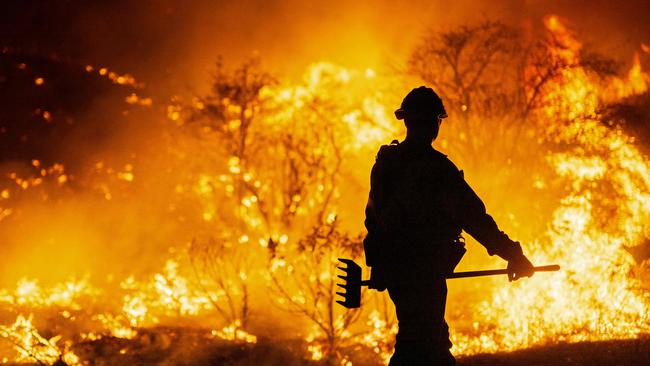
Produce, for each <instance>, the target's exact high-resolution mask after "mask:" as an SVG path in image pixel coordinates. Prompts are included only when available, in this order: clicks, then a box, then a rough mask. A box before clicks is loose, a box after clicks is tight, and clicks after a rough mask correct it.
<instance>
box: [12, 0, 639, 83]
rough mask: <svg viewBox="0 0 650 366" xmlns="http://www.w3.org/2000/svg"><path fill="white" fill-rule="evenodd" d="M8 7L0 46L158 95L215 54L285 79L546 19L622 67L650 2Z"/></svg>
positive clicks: (204, 68)
mask: <svg viewBox="0 0 650 366" xmlns="http://www.w3.org/2000/svg"><path fill="white" fill-rule="evenodd" d="M10 8H12V9H10V11H8V12H5V15H4V18H5V19H3V22H2V24H3V25H2V28H1V29H2V34H3V36H2V40H1V41H2V42H3V43H5V44H13V45H16V46H20V47H26V46H27V45H28V46H29V47H32V48H36V49H39V50H42V51H45V52H56V53H59V54H61V55H62V56H64V57H69V58H71V59H73V60H76V61H78V62H81V63H84V62H85V63H91V64H104V65H109V66H111V67H113V68H116V69H117V70H118V71H122V72H127V71H128V72H131V73H133V74H135V75H136V76H137V77H139V78H141V79H143V80H145V81H146V82H147V83H149V84H150V85H152V86H160V87H164V88H163V90H164V91H166V92H170V91H171V90H174V92H179V90H183V89H188V88H191V89H196V88H199V89H200V88H205V87H206V86H207V81H208V80H209V73H210V70H211V68H212V66H213V62H214V60H215V59H216V58H217V56H218V55H223V56H224V58H225V59H226V60H227V62H233V63H238V62H240V61H241V60H244V59H246V58H247V57H250V56H251V55H252V54H257V55H259V56H260V57H261V58H262V60H263V61H264V62H265V63H266V64H267V65H268V67H269V68H270V69H272V70H274V71H276V72H278V73H280V74H282V75H288V76H291V77H298V76H299V75H300V74H301V73H302V71H303V70H304V69H305V66H306V65H308V64H309V63H311V62H313V61H314V60H325V61H331V62H334V63H337V64H341V65H342V66H346V67H356V68H366V67H372V68H379V67H383V66H385V65H386V64H393V65H400V64H401V63H402V62H403V61H404V59H405V57H406V55H407V54H408V53H409V52H410V51H411V49H412V47H413V45H414V44H415V43H416V42H417V40H418V39H419V37H420V36H421V34H422V32H423V31H424V30H426V29H429V28H433V29H445V28H451V27H454V26H457V25H459V24H465V23H471V22H473V21H476V20H484V19H497V20H502V21H505V22H508V23H513V24H522V23H529V24H532V25H533V26H534V27H539V26H541V24H540V19H541V17H542V16H544V15H546V14H549V13H555V14H557V15H559V16H561V17H564V18H567V19H569V20H570V21H571V22H572V23H573V24H574V26H575V27H576V29H577V30H578V31H580V33H581V38H582V39H584V40H585V41H586V42H587V43H588V44H593V45H594V46H595V47H596V48H597V49H598V50H599V51H601V52H605V53H608V54H610V55H614V56H616V57H620V58H621V59H622V60H628V59H629V55H630V54H631V52H632V50H634V49H636V48H638V46H639V44H640V43H641V42H646V43H648V42H650V40H649V39H648V34H650V32H649V31H650V29H649V28H650V25H648V23H647V21H646V19H645V14H648V12H650V4H649V3H648V2H647V1H643V0H635V1H628V2H624V3H620V4H619V3H616V4H615V3H612V2H607V1H603V0H598V1H584V0H581V1H571V2H566V1H558V0H554V1H539V0H517V1H515V0H510V1H503V0H500V1H489V2H476V1H470V0H461V1H455V2H448V1H422V0H418V1H409V2H401V3H395V2H393V1H388V0H382V1H372V2H342V1H339V2H332V1H310V2H302V1H297V0H289V1H263V0H244V1H208V0H199V1H192V2H186V1H180V0H166V1H150V0H149V1H138V2H132V1H125V0H120V1H111V2H93V3H88V2H82V1H68V2H52V3H43V2H38V3H29V2H28V3H24V2H20V3H15V4H13V5H11V6H10ZM583 35H584V37H583ZM157 89H158V90H159V89H160V88H157Z"/></svg>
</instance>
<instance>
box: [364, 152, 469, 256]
mask: <svg viewBox="0 0 650 366" xmlns="http://www.w3.org/2000/svg"><path fill="white" fill-rule="evenodd" d="M377 163H378V164H382V165H383V166H382V176H381V177H380V179H379V181H378V182H377V183H378V184H382V185H384V186H383V187H382V189H380V192H381V194H382V195H383V197H378V199H379V200H380V202H381V204H380V207H379V212H378V214H379V219H380V221H381V222H382V226H383V227H384V229H385V230H386V233H387V234H388V235H389V237H391V238H392V241H393V245H392V246H393V249H394V250H391V252H393V251H394V253H393V255H397V256H399V257H406V258H407V259H415V258H418V257H421V258H423V259H424V258H425V257H431V256H435V255H436V252H437V251H438V249H439V247H440V246H441V245H445V243H449V242H451V241H453V240H454V239H456V238H457V237H458V236H459V234H460V231H461V228H460V225H459V224H458V223H457V221H456V220H455V217H456V215H457V214H459V213H457V212H454V207H455V206H456V205H454V204H453V203H454V202H453V200H454V199H455V198H456V197H457V195H456V194H455V192H456V190H457V187H455V182H457V181H458V180H457V179H454V174H456V175H458V174H460V173H459V172H458V170H457V169H456V168H455V166H454V165H453V164H452V163H451V162H450V161H449V160H448V159H447V157H446V156H445V155H443V154H442V153H440V152H438V151H436V150H435V149H433V148H432V147H430V146H426V147H417V148H416V147H413V146H409V145H407V144H405V143H402V144H395V143H394V144H391V145H387V146H386V147H382V150H380V153H379V154H378V157H377Z"/></svg>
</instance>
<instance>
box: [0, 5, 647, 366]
mask: <svg viewBox="0 0 650 366" xmlns="http://www.w3.org/2000/svg"><path fill="white" fill-rule="evenodd" d="M543 24H544V27H545V28H544V32H545V33H544V37H546V38H544V39H545V40H547V41H548V42H547V43H545V45H547V47H548V49H545V50H544V52H545V53H544V55H545V56H547V57H548V58H552V59H553V60H554V61H557V62H558V64H559V65H561V67H559V68H558V71H557V73H556V74H553V75H552V77H549V81H548V82H547V83H545V84H544V86H543V88H541V89H540V91H539V92H540V93H541V95H540V96H539V100H540V102H539V104H538V105H535V106H533V107H532V109H531V112H530V117H528V118H529V119H530V120H529V121H526V122H527V123H528V124H527V125H525V126H524V127H522V131H521V134H519V133H517V135H516V136H517V137H516V138H517V139H518V140H516V141H515V143H517V144H525V143H528V142H531V141H533V143H531V144H530V146H526V149H527V151H525V152H524V153H511V151H512V150H513V149H511V148H510V147H509V146H506V141H503V142H502V141H496V142H495V139H494V135H492V134H490V133H489V132H487V133H486V132H484V131H483V132H482V131H481V130H479V129H477V130H474V131H463V132H462V133H460V134H458V135H454V136H449V135H444V134H445V133H447V132H448V131H452V126H455V125H453V124H458V123H459V122H458V120H460V117H459V116H454V115H451V113H450V118H449V122H447V121H446V122H445V125H443V126H445V127H443V130H442V132H441V134H442V135H444V136H441V140H440V141H438V142H436V144H437V145H436V147H437V148H440V150H442V151H443V152H446V151H447V150H446V149H447V147H448V146H453V147H455V148H456V150H455V151H458V152H460V153H461V154H462V153H467V154H465V155H462V158H463V159H465V162H470V163H474V164H473V165H472V166H473V167H475V169H476V171H468V172H467V176H468V181H469V182H470V183H471V184H472V185H473V186H475V183H476V186H477V187H479V188H478V189H477V191H479V194H480V195H481V196H482V197H483V198H484V199H485V201H486V202H487V203H490V204H491V205H489V207H488V210H489V211H490V212H491V213H493V214H494V216H495V217H496V218H498V220H497V221H499V223H500V225H501V223H503V225H502V227H503V228H504V230H505V231H507V232H508V234H509V235H510V236H511V237H513V238H516V239H518V240H521V241H522V245H523V247H524V248H526V249H525V250H526V253H527V254H529V255H530V257H531V259H532V260H533V262H534V263H537V264H547V263H558V264H560V265H561V266H562V271H561V272H558V273H553V274H539V275H536V276H534V277H533V278H531V279H526V280H522V281H519V282H516V283H512V284H510V283H508V282H507V281H506V280H505V279H504V278H495V279H488V280H481V281H483V282H480V281H477V282H476V283H474V284H478V285H477V286H475V289H474V288H473V287H472V286H473V283H471V282H452V281H450V297H449V302H448V304H449V305H448V314H447V318H448V320H449V323H450V326H451V334H452V341H453V343H454V348H453V349H452V351H453V353H454V354H456V355H472V354H478V353H493V352H508V351H513V350H518V349H524V348H529V347H533V346H541V345H546V344H553V343H557V342H580V341H597V340H611V339H634V338H637V337H640V336H641V335H643V334H647V333H648V332H650V317H649V314H650V297H649V296H648V292H647V289H645V287H647V284H646V283H644V280H643V278H645V277H644V276H647V270H648V268H650V261H648V260H646V261H645V262H643V263H636V262H635V259H634V258H633V257H632V256H631V255H630V254H629V253H628V252H627V251H626V250H624V248H626V247H633V246H635V245H638V244H640V243H643V242H644V240H647V236H648V235H649V234H648V233H650V226H649V224H648V223H650V162H649V160H648V159H647V156H646V155H644V153H643V152H642V150H641V149H640V147H639V146H638V145H637V143H636V142H635V140H634V138H632V137H631V136H630V135H629V134H628V133H627V132H626V131H625V130H623V128H622V127H620V126H616V125H615V124H614V123H609V122H612V121H608V120H605V117H603V115H602V114H601V113H602V110H603V108H604V107H606V106H608V105H610V104H612V103H616V102H620V101H623V100H626V98H630V99H632V98H631V97H634V96H638V95H643V94H646V93H647V91H648V83H649V82H650V78H649V77H648V74H647V73H646V72H645V71H644V70H643V68H642V60H643V58H642V57H643V56H644V55H643V53H640V54H639V53H636V54H634V55H633V56H632V58H631V63H630V64H629V67H628V68H627V69H626V70H625V72H621V75H617V76H612V75H606V76H604V77H598V76H596V75H594V73H593V72H592V71H590V70H589V69H588V68H586V67H585V66H584V65H583V63H582V61H583V57H584V55H583V45H582V43H581V42H580V41H579V40H578V38H577V36H576V35H575V34H574V33H573V31H572V30H571V27H570V26H569V25H568V22H567V21H566V20H564V19H561V18H560V17H559V16H556V15H549V16H546V17H544V19H543ZM370 48H372V47H370ZM641 51H642V52H646V53H647V52H648V46H647V45H645V44H643V45H641ZM22 65H23V66H20V65H19V66H18V67H19V68H21V69H26V68H27V66H26V65H24V64H22ZM12 67H13V66H12ZM77 67H78V69H77V71H78V72H81V73H83V72H84V71H85V72H86V73H87V74H86V73H84V74H83V75H84V78H90V77H94V78H96V79H98V80H101V83H103V85H104V86H110V87H112V88H116V90H119V91H120V93H119V94H117V95H118V102H119V107H116V108H119V109H118V111H119V112H124V113H125V114H127V113H130V114H131V115H135V116H137V117H135V118H133V120H129V122H127V123H124V126H122V125H119V123H118V122H116V123H115V125H116V126H117V125H119V128H124V131H125V132H123V133H121V132H122V131H121V130H120V131H118V132H120V133H117V132H116V131H113V130H111V131H110V132H116V133H115V135H116V137H112V139H113V140H110V142H111V144H107V146H102V147H101V149H105V150H101V149H98V151H93V152H92V153H87V154H86V151H85V150H84V149H86V147H85V146H81V147H79V149H80V150H77V146H66V148H68V149H70V150H71V151H73V152H74V154H78V155H79V156H75V158H76V159H77V160H78V161H76V160H75V161H74V163H70V164H69V163H67V162H66V163H65V164H63V163H62V162H61V161H62V160H54V161H53V159H52V158H44V157H39V158H38V159H35V158H32V157H29V159H28V160H26V161H25V162H23V163H22V164H18V163H17V164H16V165H9V167H8V168H7V169H10V170H9V172H8V173H7V174H6V176H4V177H3V180H2V181H0V184H2V185H0V223H2V224H3V225H4V224H5V223H8V225H6V227H5V226H3V230H4V231H3V233H2V234H3V235H4V236H5V237H6V238H7V242H8V243H9V244H7V250H6V256H7V260H6V261H7V263H6V268H3V271H5V272H2V276H0V280H1V281H3V284H2V287H0V305H2V307H3V308H6V309H9V312H10V314H11V320H10V321H5V322H4V323H0V324H3V325H0V337H1V338H5V339H8V340H10V342H11V343H10V346H11V347H10V348H9V349H8V350H7V351H6V354H4V353H0V360H2V359H4V360H6V362H5V363H28V362H29V363H34V362H36V363H43V364H53V363H54V362H56V361H57V360H59V359H62V360H64V361H65V362H66V363H67V364H68V365H71V366H72V365H82V364H85V363H84V361H83V360H82V359H81V358H80V356H82V354H81V353H79V352H77V353H75V352H73V351H72V350H73V349H74V350H75V351H77V349H76V348H74V347H73V346H75V345H77V344H80V342H81V341H84V342H94V341H99V340H102V339H104V340H107V339H112V338H111V337H114V338H119V339H118V340H117V341H120V342H121V341H124V340H131V342H138V344H145V343H146V342H152V341H151V340H150V338H148V337H149V336H148V332H153V331H156V332H168V333H169V334H172V333H174V332H176V330H174V329H175V328H174V327H179V328H183V329H185V328H196V329H200V332H198V331H197V332H198V333H197V334H200V336H197V337H196V339H199V340H201V341H204V340H212V341H218V342H219V344H222V343H225V342H233V343H237V344H240V345H244V344H249V345H246V346H247V347H248V346H251V345H253V344H256V343H258V342H259V343H260V344H262V343H263V342H262V341H263V340H265V339H272V340H274V339H276V338H277V339H283V337H284V338H286V339H292V340H293V339H295V337H299V338H300V342H302V343H300V347H302V351H303V352H304V355H305V357H308V358H311V359H312V360H314V361H320V362H323V363H326V362H330V361H332V360H334V361H332V362H334V363H336V364H340V365H346V366H348V365H349V366H351V365H352V362H353V361H351V357H350V355H349V354H345V353H344V352H342V351H341V350H342V349H355V350H357V351H358V350H362V351H367V352H370V353H371V355H372V356H373V357H376V359H377V360H380V362H387V361H388V359H389V358H390V355H391V353H392V351H393V349H392V347H393V343H394V337H395V334H396V333H397V322H396V319H395V318H394V314H393V308H392V304H391V303H390V300H389V299H388V298H387V295H386V293H381V294H379V293H376V292H374V291H373V292H370V291H369V292H366V293H364V294H363V297H364V301H365V302H364V303H363V307H362V310H359V311H347V310H344V309H342V308H341V307H339V306H338V305H337V304H336V303H335V302H334V293H335V291H336V288H335V284H336V282H337V279H336V269H335V265H336V263H337V258H338V257H340V256H343V254H346V255H347V254H349V255H350V256H355V259H356V260H358V261H359V262H361V261H363V258H362V257H361V247H360V244H359V243H360V238H361V237H362V235H363V232H362V227H361V225H362V221H363V217H362V215H363V205H364V204H365V200H366V197H367V191H368V189H369V182H368V174H369V172H370V169H371V166H372V163H373V161H374V157H375V154H376V153H377V149H378V147H379V146H380V145H381V144H386V143H389V142H390V141H391V140H393V139H394V138H400V137H401V136H402V135H403V132H404V127H403V125H402V124H401V122H399V121H396V120H395V118H394V117H393V112H392V111H393V110H394V107H395V106H396V105H397V104H398V103H399V100H400V99H401V97H402V96H403V94H404V91H405V90H406V89H407V88H406V87H405V86H404V85H406V84H408V85H411V84H412V83H414V82H420V81H419V80H417V81H413V80H411V79H408V80H405V78H399V77H396V76H395V75H394V74H395V73H394V71H393V70H391V71H386V70H384V69H381V68H378V67H375V66H374V65H373V67H372V68H370V67H362V68H360V69H352V68H346V67H343V66H340V65H336V64H334V63H331V62H326V61H316V62H314V63H312V64H310V65H309V66H308V67H307V68H306V69H305V70H304V73H303V75H302V78H300V79H299V80H286V79H278V80H276V79H273V80H271V81H265V82H264V83H262V82H260V85H259V88H256V87H257V85H256V82H258V81H259V80H258V78H259V79H261V77H260V76H259V75H257V74H255V71H256V69H255V68H254V67H250V68H248V69H244V71H242V70H239V71H238V73H237V72H233V74H232V75H231V76H232V79H233V80H234V81H233V80H229V79H228V80H226V81H222V83H223V85H220V86H221V89H219V88H215V89H216V90H218V92H219V93H221V94H218V93H216V92H214V93H216V94H214V95H213V94H209V93H207V94H206V95H201V96H190V97H187V96H183V95H181V94H183V93H182V92H179V95H173V96H171V97H168V98H167V99H164V98H163V97H160V94H157V93H153V92H151V90H149V89H147V86H146V85H145V84H144V83H143V82H141V81H138V80H136V78H135V77H134V76H132V75H131V74H128V73H121V72H117V71H113V70H112V69H110V68H109V67H98V66H94V65H85V63H84V64H83V65H78V66H77ZM531 70H532V65H528V64H527V65H526V67H525V71H523V72H532V71H531ZM26 72H27V71H26ZM26 72H25V73H26ZM523 72H522V73H523ZM228 75H230V74H228ZM233 75H234V76H233ZM46 76H47V75H46ZM32 77H33V76H29V77H28V78H27V79H26V80H27V81H28V82H27V84H28V85H29V86H30V89H34V88H33V86H32V84H31V78H32ZM48 77H49V76H48ZM49 80H54V79H49V78H48V85H50V81H49ZM34 84H36V85H43V84H44V79H43V77H37V78H35V79H34ZM44 90H45V89H44ZM533 92H538V91H537V90H535V91H533V90H530V89H528V90H523V91H522V93H521V94H525V95H532V93H533ZM468 106H470V107H468ZM475 107H476V104H471V103H467V104H459V105H458V106H457V109H456V110H457V111H458V110H459V111H461V112H467V111H468V109H469V112H472V111H473V110H474V109H475ZM43 108H45V107H42V108H41V109H38V110H37V112H34V114H33V117H34V116H35V117H34V118H37V119H40V118H39V116H42V118H43V119H44V120H45V121H46V122H51V121H52V113H55V114H56V119H55V121H57V123H53V124H50V125H46V126H41V127H43V128H52V127H57V126H56V125H57V124H58V121H59V120H61V121H64V119H63V118H60V116H61V115H62V114H61V112H60V111H59V110H58V109H56V108H54V107H51V106H47V108H49V109H50V110H51V111H53V112H49V111H45V110H44V109H43ZM111 108H112V107H111ZM457 114H459V113H457ZM149 119H151V120H153V121H154V122H150V121H149ZM134 120H135V121H136V123H133V121H134ZM41 121H42V120H41ZM470 122H471V123H472V124H470V125H472V126H476V125H477V124H478V123H479V122H480V123H484V122H486V121H470ZM487 122H490V123H494V125H495V126H496V127H495V130H496V129H498V128H502V127H503V126H507V125H505V124H499V123H501V122H499V121H494V120H489V121H487ZM487 122H486V123H487ZM102 123H106V122H105V121H103V120H102ZM140 123H141V124H142V126H145V127H142V126H139V124H140ZM147 123H149V124H147ZM447 123H449V125H452V126H450V128H449V129H445V128H446V126H447V125H446V124H447ZM62 124H63V123H62ZM41 125H43V123H41ZM152 126H154V127H152ZM612 126H614V127H612ZM109 127H110V129H112V128H113V126H112V125H110V126H109ZM119 128H116V129H119ZM477 140H478V141H480V142H482V143H485V144H497V145H499V146H501V145H500V144H502V145H503V146H502V147H503V148H501V149H499V152H497V155H498V154H500V156H497V158H504V159H503V161H504V162H505V161H507V163H504V166H502V167H500V169H502V170H503V171H499V172H496V171H495V169H494V167H492V166H489V165H488V164H487V163H486V162H487V160H489V159H493V158H494V156H491V155H490V154H488V153H486V154H485V156H475V155H470V154H469V153H468V152H469V151H471V150H470V149H469V147H467V146H468V145H469V144H470V143H471V142H472V141H477ZM535 141H536V143H535ZM91 142H92V141H91ZM83 143H84V144H85V143H88V145H91V143H90V142H86V141H83ZM80 145H83V144H80ZM526 149H524V150H526ZM450 150H452V149H450ZM452 151H454V150H452ZM69 154H71V155H74V154H73V153H69ZM450 158H451V159H452V160H454V161H457V160H456V159H457V158H459V159H460V158H461V156H450ZM506 158H507V160H506ZM531 161H535V162H540V163H539V165H534V164H533V163H531ZM506 165H507V166H506ZM461 168H463V167H462V166H461ZM501 175H504V176H507V177H506V178H507V179H509V180H501V178H502V176H501ZM503 182H506V183H503ZM513 182H515V183H513ZM479 189H480V190H479ZM483 192H486V193H485V194H484V193H483ZM520 192H527V194H531V193H530V192H535V193H534V194H535V195H534V196H529V195H526V196H524V195H519V193H520ZM531 195H532V194H531ZM504 201H506V202H505V203H504ZM495 203H496V204H495ZM522 207H523V208H522ZM542 220H545V221H544V222H543V223H542V224H541V225H540V224H539V222H540V221H542ZM5 231H6V232H5ZM519 238H521V239H519ZM475 244H476V243H473V242H472V241H471V240H469V243H468V245H469V246H470V247H472V248H473V249H472V252H473V253H479V252H480V253H479V254H473V255H474V256H473V257H470V256H468V257H467V258H466V259H464V262H463V263H461V266H462V265H466V266H468V267H475V266H485V267H494V266H497V267H499V266H505V264H504V263H503V262H502V261H500V260H497V259H496V258H487V256H486V255H485V253H484V251H482V250H481V249H476V248H477V247H478V246H477V245H475ZM477 258H478V259H477ZM468 262H469V263H468ZM2 264H3V265H4V264H5V263H4V262H3V263H2ZM635 273H642V274H641V275H635ZM364 275H366V276H367V274H364ZM466 281H471V280H466ZM646 281H647V280H646ZM644 286H645V287H644ZM472 289H474V290H472ZM470 290H472V291H470ZM470 292H471V296H469V295H467V294H468V293H470ZM270 304H273V305H274V306H269V305H270ZM30 314H31V315H30ZM3 319H9V318H6V317H5V318H3ZM274 322H275V323H274ZM277 325H281V326H278V327H277V328H278V329H282V332H286V334H285V333H282V334H280V331H279V330H276V326H277ZM62 329H66V330H67V329H71V330H70V331H62ZM269 329H272V330H269ZM276 332H277V333H276ZM73 333H74V334H73ZM296 334H297V336H296ZM44 335H47V337H45V336H44ZM291 337H294V338H291ZM162 338H163V340H162V341H161V342H165V341H166V338H165V337H162ZM112 341H115V340H112ZM120 344H131V343H120ZM134 344H135V343H134ZM143 347H144V346H143ZM0 352H5V350H4V349H1V348H0ZM115 352H117V353H119V354H120V355H125V357H126V355H129V354H130V353H132V348H129V347H124V346H122V345H120V347H118V349H117V350H116V351H115ZM359 352H361V351H359ZM77 355H79V356H77Z"/></svg>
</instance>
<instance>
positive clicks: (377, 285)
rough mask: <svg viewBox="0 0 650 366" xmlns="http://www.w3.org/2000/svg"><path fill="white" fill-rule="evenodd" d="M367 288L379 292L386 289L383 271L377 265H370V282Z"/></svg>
mask: <svg viewBox="0 0 650 366" xmlns="http://www.w3.org/2000/svg"><path fill="white" fill-rule="evenodd" d="M368 288H370V289H375V290H377V291H379V292H382V291H384V290H386V280H385V279H384V276H383V273H382V271H381V270H380V269H378V268H377V267H370V283H369V284H368Z"/></svg>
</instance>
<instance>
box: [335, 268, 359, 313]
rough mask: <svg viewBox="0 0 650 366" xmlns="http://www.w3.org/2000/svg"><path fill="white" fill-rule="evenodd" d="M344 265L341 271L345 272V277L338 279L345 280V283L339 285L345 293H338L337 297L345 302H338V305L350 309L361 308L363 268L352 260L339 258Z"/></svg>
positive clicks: (339, 276) (340, 276)
mask: <svg viewBox="0 0 650 366" xmlns="http://www.w3.org/2000/svg"><path fill="white" fill-rule="evenodd" d="M339 261H340V262H341V263H343V264H344V265H345V266H343V265H339V266H338V267H336V268H338V269H339V270H341V271H343V273H344V274H343V275H337V277H338V278H340V279H342V280H343V283H337V284H336V285H337V286H338V287H341V288H342V289H344V290H345V292H337V293H336V294H337V295H340V296H342V297H343V300H336V302H337V303H339V304H341V305H343V306H345V307H346V308H348V309H354V308H358V307H360V306H361V267H359V265H358V264H356V263H354V261H353V260H352V259H347V258H339Z"/></svg>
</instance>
